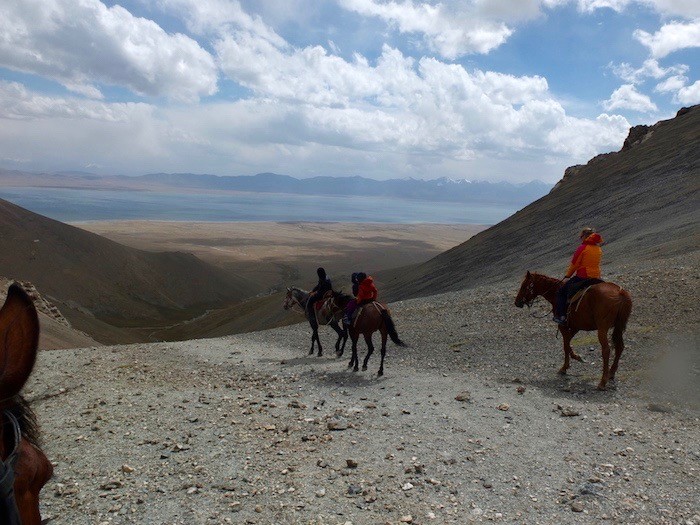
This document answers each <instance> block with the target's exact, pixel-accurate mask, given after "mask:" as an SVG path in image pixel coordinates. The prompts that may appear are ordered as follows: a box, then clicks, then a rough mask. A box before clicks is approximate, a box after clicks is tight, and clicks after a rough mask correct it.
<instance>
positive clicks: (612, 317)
mask: <svg viewBox="0 0 700 525" xmlns="http://www.w3.org/2000/svg"><path fill="white" fill-rule="evenodd" d="M561 285H562V281H561V280H559V279H554V278H552V277H547V276H546V275H541V274H538V273H530V272H527V274H526V275H525V279H523V283H522V284H521V285H520V290H519V291H518V295H517V296H516V297H515V306H517V307H518V308H522V307H523V306H524V305H527V306H528V307H530V306H531V305H532V302H533V301H534V300H535V298H536V297H538V296H542V297H544V298H545V299H546V300H547V301H549V302H550V303H551V305H552V309H554V306H555V304H556V298H557V290H558V289H559V287H560V286H561ZM631 311H632V297H631V296H630V294H629V292H627V291H626V290H624V289H623V288H622V287H621V286H619V285H617V284H615V283H608V282H604V283H599V284H594V285H593V286H591V287H590V288H588V289H587V290H586V291H585V292H584V293H583V296H582V297H581V299H579V300H578V301H577V302H575V303H572V305H570V306H569V313H568V315H567V322H566V324H565V325H559V331H560V332H561V335H562V338H563V339H564V365H563V366H562V367H561V369H560V370H559V373H560V374H566V371H567V369H568V368H569V358H571V359H574V360H576V361H581V362H583V359H581V357H580V356H579V355H578V354H577V353H576V352H574V350H573V349H572V348H571V339H572V338H573V337H574V336H575V335H576V333H577V332H579V331H580V330H584V331H591V330H597V331H598V341H599V342H600V347H601V350H602V353H603V377H601V379H600V383H599V384H598V390H605V386H606V384H607V382H608V381H612V380H614V379H615V373H616V372H617V365H618V363H619V361H620V356H621V355H622V351H623V350H624V348H625V343H624V341H623V340H622V333H623V332H624V331H625V328H626V327H627V320H628V319H629V317H630V312H631ZM610 328H613V333H612V340H613V344H614V346H615V359H614V360H613V363H612V366H609V361H610V345H609V343H608V331H609V330H610Z"/></svg>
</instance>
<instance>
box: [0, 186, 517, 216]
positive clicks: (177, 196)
mask: <svg viewBox="0 0 700 525" xmlns="http://www.w3.org/2000/svg"><path fill="white" fill-rule="evenodd" d="M0 198H2V199H5V200H8V201H10V202H12V203H14V204H17V205H18V206H21V207H23V208H26V209H28V210H31V211H33V212H35V213H39V214H41V215H45V216H47V217H50V218H52V219H56V220H59V221H62V222H79V221H96V220H159V221H197V222H200V221H201V222H256V221H263V222H297V221H300V222H380V223H398V224H412V223H436V224H495V223H497V222H500V221H501V220H503V219H505V218H506V217H508V216H510V215H512V214H513V213H514V212H515V211H517V208H515V207H509V206H505V205H490V204H480V203H476V204H461V203H452V202H429V201H420V200H406V199H389V198H385V197H361V196H349V197H343V196H315V195H293V194H279V193H226V194H205V193H164V192H163V193H161V192H150V191H115V190H83V189H64V188H61V189H54V188H0Z"/></svg>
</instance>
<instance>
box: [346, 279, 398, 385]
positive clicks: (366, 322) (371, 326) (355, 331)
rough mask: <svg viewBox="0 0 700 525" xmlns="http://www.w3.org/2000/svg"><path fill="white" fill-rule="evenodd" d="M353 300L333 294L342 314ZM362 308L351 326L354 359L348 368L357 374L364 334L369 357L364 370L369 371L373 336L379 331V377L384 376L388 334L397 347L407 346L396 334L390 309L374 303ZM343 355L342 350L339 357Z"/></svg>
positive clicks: (351, 359)
mask: <svg viewBox="0 0 700 525" xmlns="http://www.w3.org/2000/svg"><path fill="white" fill-rule="evenodd" d="M351 300H352V297H351V296H349V295H347V294H343V293H341V292H333V302H334V303H335V305H336V307H337V308H338V309H340V311H341V312H343V311H345V307H346V306H347V304H348V302H350V301H351ZM360 308H362V310H361V311H360V312H358V313H357V316H356V317H355V320H354V322H353V323H352V325H350V340H351V341H352V357H351V358H350V363H348V368H351V367H352V368H353V370H354V371H355V372H357V370H358V368H359V358H358V357H357V340H358V339H359V338H360V334H362V335H363V336H364V337H365V342H366V343H367V355H366V356H365V360H364V361H363V362H362V370H363V371H364V370H367V362H368V361H369V358H370V356H371V355H372V352H374V345H373V344H372V334H373V333H374V332H376V331H377V330H379V333H380V334H381V336H382V349H381V352H382V361H381V363H380V365H379V371H378V372H377V375H378V376H383V375H384V356H386V336H387V333H388V334H389V337H391V340H392V341H393V342H394V344H396V345H397V346H406V343H404V342H403V341H402V340H401V339H399V334H398V333H397V332H396V326H394V320H393V319H392V318H391V314H390V313H389V309H388V308H387V307H386V305H382V304H379V303H377V302H373V303H370V304H366V305H364V306H362V307H360ZM342 355H343V351H342V349H341V351H340V353H339V354H338V357H341V356H342Z"/></svg>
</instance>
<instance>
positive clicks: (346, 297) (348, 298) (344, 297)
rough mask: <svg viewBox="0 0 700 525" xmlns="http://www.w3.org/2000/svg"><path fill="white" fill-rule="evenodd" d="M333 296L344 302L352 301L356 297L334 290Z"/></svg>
mask: <svg viewBox="0 0 700 525" xmlns="http://www.w3.org/2000/svg"><path fill="white" fill-rule="evenodd" d="M333 296H334V297H338V298H339V299H342V300H343V301H352V300H353V299H354V297H353V296H352V295H350V294H347V293H343V291H342V290H341V291H340V292H336V291H335V290H333Z"/></svg>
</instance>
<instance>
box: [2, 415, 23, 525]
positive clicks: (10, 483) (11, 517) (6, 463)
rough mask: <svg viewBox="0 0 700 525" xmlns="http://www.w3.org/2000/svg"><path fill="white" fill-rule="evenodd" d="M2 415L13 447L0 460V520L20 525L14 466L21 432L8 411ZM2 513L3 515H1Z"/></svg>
mask: <svg viewBox="0 0 700 525" xmlns="http://www.w3.org/2000/svg"><path fill="white" fill-rule="evenodd" d="M3 415H4V416H5V417H6V418H7V420H8V421H9V422H10V424H11V425H12V431H13V437H14V446H13V448H12V452H10V454H9V455H8V456H7V459H5V460H2V459H0V518H2V523H3V524H5V525H21V523H22V522H21V521H20V518H19V510H18V509H17V501H16V500H15V489H14V485H15V466H16V465H17V460H18V459H19V445H20V442H21V440H22V430H21V429H20V426H19V421H17V418H16V417H15V415H14V414H13V413H12V412H10V411H9V410H4V411H3ZM3 513H4V515H3Z"/></svg>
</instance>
